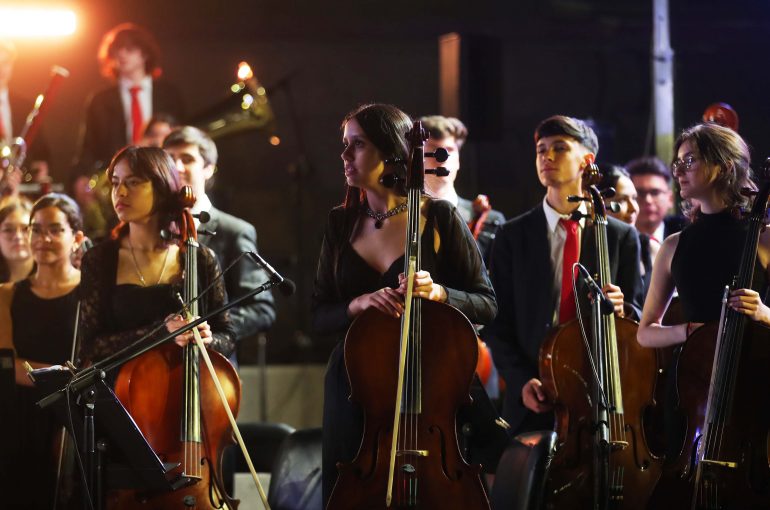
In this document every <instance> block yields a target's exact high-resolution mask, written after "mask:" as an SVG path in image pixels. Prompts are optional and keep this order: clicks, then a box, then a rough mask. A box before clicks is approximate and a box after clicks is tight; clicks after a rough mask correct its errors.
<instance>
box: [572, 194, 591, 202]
mask: <svg viewBox="0 0 770 510" xmlns="http://www.w3.org/2000/svg"><path fill="white" fill-rule="evenodd" d="M567 201H568V202H573V203H574V202H588V199H587V198H586V197H583V196H580V195H570V196H568V197H567Z"/></svg>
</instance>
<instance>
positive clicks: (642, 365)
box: [540, 318, 661, 509]
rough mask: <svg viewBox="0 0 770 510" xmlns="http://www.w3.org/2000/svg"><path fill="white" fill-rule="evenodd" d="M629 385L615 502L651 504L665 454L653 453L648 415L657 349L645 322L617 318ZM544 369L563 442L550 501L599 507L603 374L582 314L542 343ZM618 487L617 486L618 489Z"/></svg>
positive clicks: (614, 456)
mask: <svg viewBox="0 0 770 510" xmlns="http://www.w3.org/2000/svg"><path fill="white" fill-rule="evenodd" d="M615 327H616V330H617V339H618V350H619V353H620V356H619V363H620V377H621V384H622V388H623V403H624V411H625V412H624V419H623V430H622V431H621V432H623V435H624V436H625V443H627V444H622V445H621V444H620V442H619V446H618V447H617V448H613V449H612V452H611V453H610V457H611V461H610V462H611V466H612V469H614V470H616V478H615V480H616V481H618V482H619V483H618V484H617V486H616V490H615V491H614V492H615V495H616V498H615V499H613V497H612V495H611V496H610V498H611V506H610V508H618V509H620V508H628V509H632V508H646V501H647V500H648V499H649V497H650V495H651V493H652V491H653V489H654V487H655V483H656V482H657V480H658V478H659V476H660V472H661V467H660V459H658V458H656V457H655V456H654V455H653V454H651V453H650V451H649V448H648V446H647V440H646V437H645V433H644V415H645V413H646V412H649V410H650V408H652V407H657V406H653V401H654V399H653V398H652V395H653V394H654V391H655V378H654V375H655V373H656V370H657V358H656V352H655V350H653V349H647V348H645V347H642V346H641V345H639V343H638V342H637V341H636V330H637V327H638V326H637V323H636V322H634V321H632V320H630V319H618V318H616V319H615ZM540 360H541V365H540V376H541V379H542V381H543V385H544V387H545V390H546V392H547V394H548V395H549V396H553V402H554V416H555V430H556V432H557V434H558V438H557V445H558V446H557V450H556V454H555V455H554V458H553V460H552V463H551V471H550V475H549V479H548V482H547V485H546V498H545V499H546V508H549V509H562V508H563V509H571V508H574V509H586V508H593V501H594V493H593V490H594V488H593V484H594V477H593V472H594V465H593V450H594V447H595V446H594V428H595V425H594V421H595V420H594V414H593V401H594V399H595V398H596V397H595V390H594V386H595V381H594V376H593V374H592V369H591V365H590V362H589V359H588V356H587V353H586V350H585V345H584V343H583V339H582V338H581V333H580V329H579V326H578V323H577V321H576V320H575V321H572V322H568V323H567V324H565V325H564V326H563V327H560V328H556V329H554V330H553V331H552V333H551V335H550V336H549V337H548V339H547V340H546V341H545V343H544V344H543V346H542V347H541V351H540ZM611 494H612V493H611Z"/></svg>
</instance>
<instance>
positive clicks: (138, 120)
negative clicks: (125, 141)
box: [128, 87, 144, 143]
mask: <svg viewBox="0 0 770 510" xmlns="http://www.w3.org/2000/svg"><path fill="white" fill-rule="evenodd" d="M128 90H129V91H130V92H131V134H132V136H131V143H138V142H139V140H141V139H142V128H143V127H144V120H143V119H142V106H141V105H140V104H139V91H140V90H142V87H131V88H130V89H128Z"/></svg>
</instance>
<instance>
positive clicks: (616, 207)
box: [608, 202, 620, 213]
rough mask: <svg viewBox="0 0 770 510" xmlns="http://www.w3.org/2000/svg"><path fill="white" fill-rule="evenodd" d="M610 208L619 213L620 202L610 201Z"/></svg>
mask: <svg viewBox="0 0 770 510" xmlns="http://www.w3.org/2000/svg"><path fill="white" fill-rule="evenodd" d="M608 208H609V210H610V211H612V212H614V213H619V212H620V204H619V203H617V202H610V203H609V206H608Z"/></svg>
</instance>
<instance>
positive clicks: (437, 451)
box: [327, 121, 489, 510]
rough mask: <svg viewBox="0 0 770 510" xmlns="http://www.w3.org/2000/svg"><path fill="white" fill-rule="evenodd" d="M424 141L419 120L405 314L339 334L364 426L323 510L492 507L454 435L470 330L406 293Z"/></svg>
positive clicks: (367, 319)
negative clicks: (356, 449)
mask: <svg viewBox="0 0 770 510" xmlns="http://www.w3.org/2000/svg"><path fill="white" fill-rule="evenodd" d="M427 137H428V134H427V131H426V130H425V129H423V127H422V124H421V123H420V122H419V121H417V122H415V123H414V125H413V127H412V129H411V130H410V132H409V134H408V135H407V138H408V140H409V142H410V146H411V156H410V162H409V171H408V173H407V177H406V187H407V190H408V197H407V203H408V206H407V207H408V209H407V211H408V212H407V229H406V246H405V267H404V274H405V275H406V277H407V289H406V295H405V297H404V303H405V307H404V313H403V314H402V316H401V319H400V320H398V319H396V318H394V317H392V316H388V315H386V314H384V313H382V312H380V311H379V310H377V309H375V308H368V309H366V310H364V311H363V312H362V313H361V314H360V315H359V316H358V317H357V318H356V319H355V320H354V321H353V323H352V324H351V326H350V329H349V330H348V333H347V335H346V338H345V348H344V349H345V364H346V366H347V370H348V377H349V379H350V387H351V395H350V398H351V400H353V401H356V402H358V403H360V404H361V406H362V408H363V411H364V414H365V420H364V423H365V425H364V432H363V439H362V441H361V446H360V449H359V451H358V454H357V455H356V457H355V459H354V460H353V461H352V462H350V463H347V464H343V463H340V464H338V470H339V477H338V479H337V483H336V485H335V486H334V489H333V491H332V493H331V496H330V498H329V502H328V504H327V509H329V510H347V509H350V510H363V509H371V510H374V509H386V508H399V509H409V508H411V509H420V508H422V509H438V508H441V509H442V510H454V509H457V510H488V509H489V502H488V500H487V496H486V493H485V491H484V487H483V485H482V483H481V479H480V476H479V473H480V466H470V465H468V464H467V463H466V462H465V460H464V459H463V458H462V455H461V454H460V451H459V448H458V441H457V436H456V430H455V414H456V412H457V408H458V407H459V406H460V405H461V404H464V403H469V402H470V396H469V394H468V391H469V387H470V384H471V380H472V378H473V374H474V370H475V366H476V356H477V353H478V348H477V344H476V332H475V330H474V328H473V325H472V324H471V323H470V321H469V320H468V319H467V318H466V317H465V316H464V315H463V314H462V313H461V312H460V311H458V310H457V309H456V308H454V307H452V306H450V305H447V304H444V303H438V302H436V301H427V300H422V299H420V298H416V297H413V295H412V291H413V282H414V274H415V273H416V272H417V271H418V269H419V268H420V219H421V214H420V211H421V207H422V195H423V183H424V173H425V171H426V170H425V169H424V165H423V157H424V152H423V144H424V142H425V140H426V139H427Z"/></svg>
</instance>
